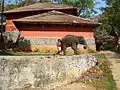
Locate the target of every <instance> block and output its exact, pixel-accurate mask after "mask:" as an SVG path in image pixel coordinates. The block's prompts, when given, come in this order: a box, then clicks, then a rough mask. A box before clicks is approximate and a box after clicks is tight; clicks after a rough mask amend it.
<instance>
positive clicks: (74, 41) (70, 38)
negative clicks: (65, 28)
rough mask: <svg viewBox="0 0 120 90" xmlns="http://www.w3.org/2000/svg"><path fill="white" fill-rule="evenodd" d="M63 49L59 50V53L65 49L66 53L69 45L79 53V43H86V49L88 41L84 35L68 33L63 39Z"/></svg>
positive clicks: (75, 52) (64, 52) (61, 41)
mask: <svg viewBox="0 0 120 90" xmlns="http://www.w3.org/2000/svg"><path fill="white" fill-rule="evenodd" d="M60 43H61V50H60V51H58V52H57V54H59V53H60V52H62V51H63V54H64V55H66V49H67V47H71V48H72V49H73V50H74V54H78V50H77V45H78V44H82V45H84V49H86V48H87V44H86V41H85V39H84V37H82V36H75V35H66V36H64V37H63V38H62V39H61V40H60Z"/></svg>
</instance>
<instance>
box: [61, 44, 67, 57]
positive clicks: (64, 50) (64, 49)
mask: <svg viewBox="0 0 120 90" xmlns="http://www.w3.org/2000/svg"><path fill="white" fill-rule="evenodd" d="M62 49H63V55H66V49H67V47H66V45H64V46H63V47H62Z"/></svg>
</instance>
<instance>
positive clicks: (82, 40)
mask: <svg viewBox="0 0 120 90" xmlns="http://www.w3.org/2000/svg"><path fill="white" fill-rule="evenodd" d="M77 37H78V39H79V43H80V44H83V45H87V43H86V41H85V38H84V37H83V36H77Z"/></svg>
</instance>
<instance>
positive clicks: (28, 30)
mask: <svg viewBox="0 0 120 90" xmlns="http://www.w3.org/2000/svg"><path fill="white" fill-rule="evenodd" d="M20 25H21V26H20ZM17 26H19V27H18V29H19V30H20V32H21V37H52V38H54V37H63V36H65V35H68V34H72V35H80V36H84V37H85V38H86V39H92V38H93V27H92V26H81V25H77V26H73V25H69V26H67V25H25V24H23V25H22V24H18V25H17Z"/></svg>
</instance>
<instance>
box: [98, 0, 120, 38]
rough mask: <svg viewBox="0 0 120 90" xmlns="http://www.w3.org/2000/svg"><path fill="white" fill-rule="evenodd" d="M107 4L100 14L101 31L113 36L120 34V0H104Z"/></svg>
mask: <svg viewBox="0 0 120 90" xmlns="http://www.w3.org/2000/svg"><path fill="white" fill-rule="evenodd" d="M106 4H107V5H108V6H107V7H106V8H104V9H103V10H104V13H103V14H102V15H101V16H100V20H99V21H100V22H101V23H103V24H102V26H101V32H104V33H103V34H109V35H113V36H120V30H119V28H120V0H106Z"/></svg>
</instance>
